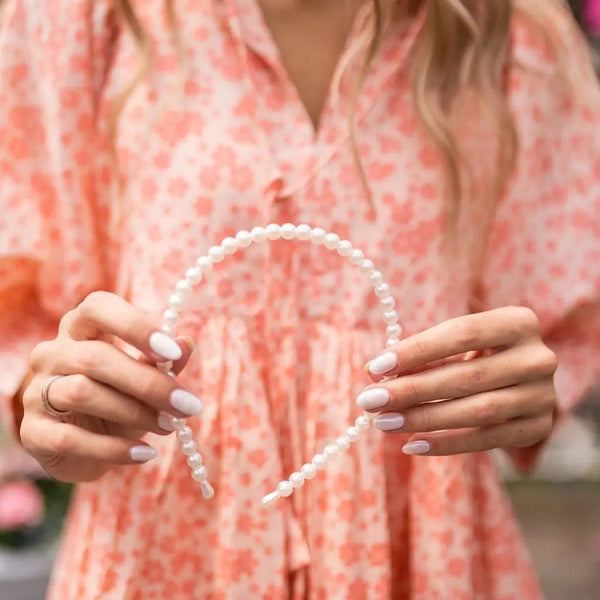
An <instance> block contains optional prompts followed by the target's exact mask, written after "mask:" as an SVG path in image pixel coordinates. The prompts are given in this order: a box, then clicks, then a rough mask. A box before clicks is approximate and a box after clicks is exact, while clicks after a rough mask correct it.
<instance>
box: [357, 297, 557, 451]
mask: <svg viewBox="0 0 600 600" xmlns="http://www.w3.org/2000/svg"><path fill="white" fill-rule="evenodd" d="M465 354H466V358H469V357H473V356H475V357H476V358H472V359H471V360H456V358H457V356H458V355H463V356H464V355H465ZM366 368H367V371H368V372H369V374H370V376H371V378H372V379H373V380H374V381H376V382H378V383H376V384H375V385H372V386H369V387H368V388H366V389H365V390H364V391H363V393H361V394H360V396H359V397H358V399H357V403H358V405H359V406H360V407H361V408H363V409H365V410H367V411H369V412H377V413H381V414H380V415H379V416H377V417H376V418H375V420H374V425H375V426H376V427H378V428H379V429H382V430H383V431H388V432H392V433H394V432H398V433H404V432H406V433H413V434H416V435H412V436H411V438H410V439H409V441H408V443H407V444H406V445H405V446H404V452H405V453H407V454H427V455H448V454H460V453H463V452H479V451H483V450H489V449H492V448H517V447H527V446H532V445H534V444H536V443H537V442H539V441H541V440H542V439H544V438H545V437H547V436H548V434H549V433H550V431H551V429H552V421H553V411H554V407H555V402H556V396H555V390H554V382H553V376H554V372H555V370H556V357H555V355H554V353H553V352H552V351H551V350H550V349H549V348H548V347H547V346H546V345H545V344H544V342H543V341H542V339H541V336H540V327H539V322H538V319H537V317H536V315H535V313H534V312H533V311H531V310H529V309H527V308H521V307H507V308H501V309H496V310H491V311H488V312H483V313H478V314H473V315H468V316H464V317H458V318H456V319H452V320H450V321H446V322H444V323H441V324H440V325H437V326H435V327H432V328H431V329H428V330H426V331H423V332H422V333H419V334H417V335H414V336H412V337H409V338H406V339H405V340H402V341H400V342H398V344H396V345H395V346H393V347H391V348H390V349H389V351H387V352H385V353H383V354H381V355H379V356H378V357H376V358H375V359H374V360H372V361H371V362H369V363H368V364H367V367H366Z"/></svg>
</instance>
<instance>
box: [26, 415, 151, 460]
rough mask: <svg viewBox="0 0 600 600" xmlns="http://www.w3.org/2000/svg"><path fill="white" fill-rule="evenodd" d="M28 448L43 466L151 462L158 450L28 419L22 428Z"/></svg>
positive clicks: (139, 441) (133, 441)
mask: <svg viewBox="0 0 600 600" xmlns="http://www.w3.org/2000/svg"><path fill="white" fill-rule="evenodd" d="M21 437H22V439H23V445H24V447H25V449H26V450H27V451H28V452H29V453H30V454H32V455H33V456H34V457H35V458H36V459H38V460H39V461H40V462H41V463H42V464H44V463H46V462H52V463H56V462H58V459H59V458H69V459H74V458H75V459H81V460H91V461H96V462H102V463H108V464H112V465H133V464H140V463H143V462H148V461H149V460H152V459H153V458H155V457H156V456H157V452H156V449H154V448H152V447H151V446H149V445H148V444H146V443H145V442H144V441H142V440H128V439H125V438H120V437H114V436H110V435H103V434H100V433H92V432H91V431H87V430H85V429H82V428H80V427H77V426H76V425H73V424H70V423H59V422H56V421H48V420H45V419H39V418H35V417H33V418H31V417H28V418H26V419H24V420H23V423H22V425H21Z"/></svg>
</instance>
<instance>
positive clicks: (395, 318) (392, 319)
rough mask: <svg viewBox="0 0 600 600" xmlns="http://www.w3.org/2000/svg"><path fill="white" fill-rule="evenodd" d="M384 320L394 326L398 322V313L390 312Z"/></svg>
mask: <svg viewBox="0 0 600 600" xmlns="http://www.w3.org/2000/svg"><path fill="white" fill-rule="evenodd" d="M383 320H384V321H385V322H386V323H387V324H388V325H394V324H395V323H396V322H397V321H398V313H397V312H396V311H395V310H388V311H387V312H386V313H384V314H383Z"/></svg>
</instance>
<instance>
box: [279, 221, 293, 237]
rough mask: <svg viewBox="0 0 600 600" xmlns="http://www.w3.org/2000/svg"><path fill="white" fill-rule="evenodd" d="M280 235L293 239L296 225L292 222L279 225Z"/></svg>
mask: <svg viewBox="0 0 600 600" xmlns="http://www.w3.org/2000/svg"><path fill="white" fill-rule="evenodd" d="M281 237H282V238H283V239H284V240H293V239H294V238H295V237H296V226H295V225H294V224H293V223H284V224H283V225H282V226H281Z"/></svg>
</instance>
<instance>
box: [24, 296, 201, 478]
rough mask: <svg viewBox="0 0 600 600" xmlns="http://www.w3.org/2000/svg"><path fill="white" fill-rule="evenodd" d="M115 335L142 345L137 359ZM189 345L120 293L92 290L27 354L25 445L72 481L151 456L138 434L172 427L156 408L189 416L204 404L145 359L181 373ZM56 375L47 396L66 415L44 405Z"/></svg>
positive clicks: (49, 467) (53, 470)
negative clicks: (54, 331) (43, 396)
mask: <svg viewBox="0 0 600 600" xmlns="http://www.w3.org/2000/svg"><path fill="white" fill-rule="evenodd" d="M117 339H119V340H122V341H124V342H126V343H127V344H129V345H131V346H133V347H135V348H137V349H138V350H140V351H141V353H142V356H141V357H140V359H139V360H136V359H134V358H132V357H130V356H129V355H127V354H126V353H125V352H123V351H122V350H121V349H119V348H118V347H117V346H116V345H115V344H114V343H113V342H114V341H115V340H117ZM191 352H192V348H191V343H186V341H185V340H184V339H179V340H177V342H175V341H173V340H171V339H170V338H168V337H167V336H166V335H164V334H162V333H160V332H159V331H158V328H157V327H156V325H155V323H154V322H153V321H152V319H150V318H149V317H148V316H147V315H146V314H144V313H143V312H142V311H140V310H138V309H136V308H134V307H133V306H132V305H131V304H129V303H128V302H126V301H125V300H123V299H122V298H120V297H118V296H115V295H113V294H109V293H106V292H94V293H92V294H90V295H89V296H88V297H87V298H86V299H85V300H84V301H83V302H82V303H81V304H80V305H79V306H78V307H77V308H75V309H74V310H72V311H71V312H69V313H67V314H66V315H65V316H64V317H63V319H62V320H61V322H60V327H59V332H58V336H57V337H56V339H54V340H52V341H50V342H42V343H41V344H39V345H38V346H36V348H35V349H34V351H33V353H32V355H31V365H32V370H33V378H32V380H31V382H30V383H29V385H28V387H27V388H26V390H25V392H24V394H23V405H24V416H23V421H22V423H21V430H20V435H21V441H22V443H23V446H24V447H25V448H26V450H28V452H29V453H30V454H32V455H33V457H34V458H36V459H37V460H38V461H39V463H40V464H41V465H42V467H43V468H44V469H45V470H46V471H47V472H48V473H49V474H50V475H52V476H53V477H55V478H57V479H61V480H64V481H73V482H75V481H90V480H93V479H97V478H98V477H100V476H101V475H102V474H103V473H104V472H105V471H107V470H108V469H109V468H110V467H111V466H112V465H117V464H119V465H127V464H140V463H141V462H146V461H147V460H150V459H151V458H153V457H154V456H156V451H155V450H154V448H151V447H150V446H149V445H148V444H146V443H145V442H143V441H141V440H140V438H141V437H142V436H143V435H144V434H145V433H147V432H154V433H157V434H163V435H165V434H168V433H170V432H169V431H167V430H165V429H162V428H161V427H160V424H159V416H160V413H161V411H165V412H168V413H169V414H171V415H173V416H177V417H183V416H191V415H194V414H198V413H199V412H200V411H201V410H202V404H201V402H200V401H199V400H198V399H197V398H196V397H194V396H193V395H192V394H190V393H189V392H187V391H185V390H183V389H182V388H181V387H180V385H179V384H178V382H177V381H176V380H175V379H174V378H173V377H170V376H169V375H166V374H165V373H162V372H160V371H159V370H158V369H157V368H156V367H154V366H152V365H151V364H149V363H156V362H165V361H166V360H172V361H173V362H174V365H173V371H174V372H179V371H180V370H181V369H183V367H184V366H185V364H186V363H187V361H188V359H189V357H190V354H191ZM54 375H61V376H62V377H60V378H58V379H56V380H55V381H53V382H52V385H51V387H50V388H49V392H48V401H49V402H50V404H51V406H52V407H53V408H54V409H56V410H60V411H72V414H71V416H68V417H63V418H60V417H56V416H53V415H51V414H50V413H49V412H48V411H47V410H46V409H45V408H44V406H43V404H42V400H41V393H42V389H43V387H44V385H45V384H46V383H47V382H48V381H49V379H50V378H51V377H52V376H54ZM161 421H162V422H163V423H164V419H161Z"/></svg>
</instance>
